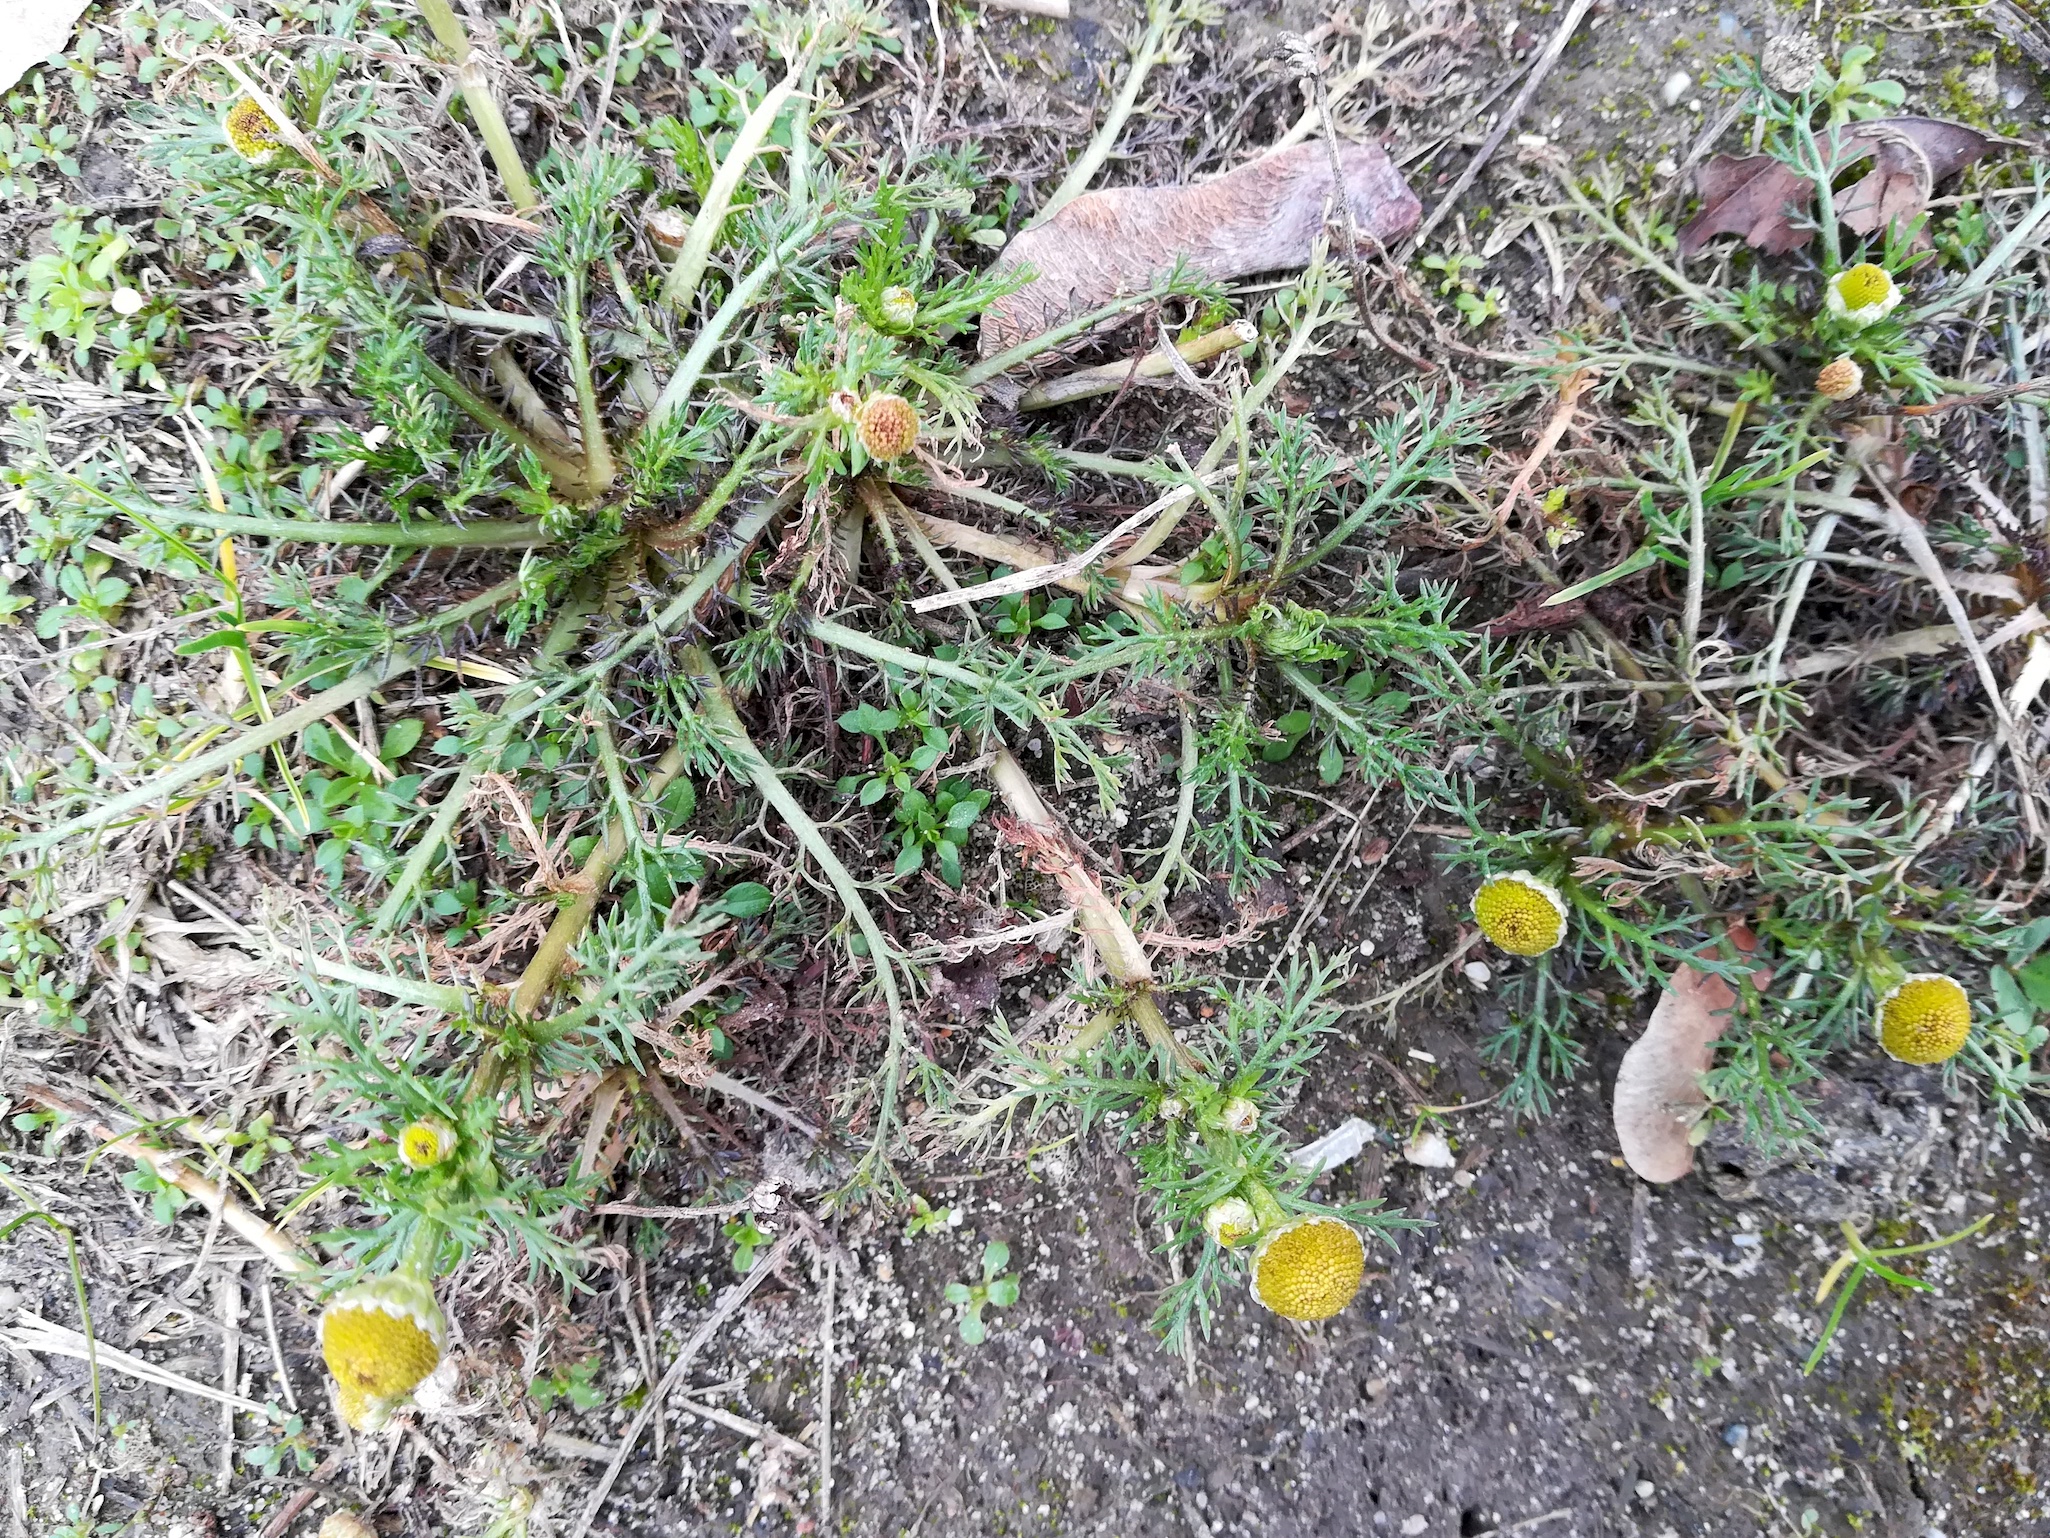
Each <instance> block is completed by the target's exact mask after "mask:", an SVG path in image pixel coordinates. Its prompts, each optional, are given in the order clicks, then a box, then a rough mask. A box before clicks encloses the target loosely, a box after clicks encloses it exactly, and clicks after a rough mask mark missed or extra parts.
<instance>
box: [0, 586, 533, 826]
mask: <svg viewBox="0 0 2050 1538" xmlns="http://www.w3.org/2000/svg"><path fill="white" fill-rule="evenodd" d="M518 592H519V579H518V578H517V577H513V578H510V579H508V580H507V581H504V582H501V583H499V584H498V585H497V586H495V587H492V588H488V589H486V590H485V591H484V592H482V593H479V594H478V595H477V596H476V597H475V598H472V599H469V600H468V601H466V602H464V603H460V604H457V605H456V606H455V607H453V608H450V609H446V610H444V611H442V612H441V613H440V614H437V615H434V616H432V617H431V618H429V619H426V620H422V621H416V622H415V623H414V624H412V625H409V626H407V627H406V628H405V629H403V630H400V631H397V632H394V634H395V635H396V636H398V637H399V638H402V639H403V638H406V637H409V636H411V635H416V634H421V633H425V632H428V631H432V630H441V629H445V628H447V627H449V626H451V625H459V624H462V623H463V622H464V621H465V620H469V619H472V618H474V617H475V616H477V615H479V614H483V613H487V612H489V611H490V610H492V609H494V608H496V607H497V606H498V605H499V604H501V603H503V602H505V600H506V599H508V598H510V597H513V596H514V595H516V594H517V593H518ZM421 660H422V659H421V658H420V657H418V656H416V655H414V654H413V653H411V652H408V651H403V650H401V651H394V652H393V653H392V655H390V656H389V657H386V658H385V659H384V660H383V661H382V662H379V663H377V664H376V665H374V666H372V667H368V668H365V669H363V671H361V672H360V673H356V674H354V675H352V676H351V677H348V678H345V679H343V680H342V681H341V682H340V683H338V684H336V685H335V686H334V687H333V688H330V689H323V690H322V691H321V692H320V693H318V694H316V695H314V696H313V698H312V699H310V700H308V701H307V702H306V703H305V704H303V705H300V706H298V707H296V708H294V709H292V710H288V711H286V712H285V713H284V714H283V715H281V716H274V717H273V718H272V719H270V720H269V721H266V722H264V723H263V724H262V725H260V726H256V727H252V728H251V729H249V730H248V731H245V732H242V733H241V734H239V735H238V736H235V737H233V738H231V739H229V740H228V741H227V742H225V743H222V744H221V745H220V746H219V747H215V748H211V749H209V750H208V751H206V752H204V753H199V754H195V755H194V756H193V757H191V758H189V759H187V760H185V761H184V762H183V763H180V764H174V765H172V766H171V767H170V768H168V769H165V770H164V771H162V772H161V773H159V774H156V775H153V776H152V777H151V778H150V779H148V780H146V781H144V782H143V783H142V784H140V785H138V786H136V787H135V788H134V789H132V790H127V791H123V792H122V793H121V794H120V795H118V796H114V797H112V798H110V799H109V800H106V801H103V802H101V803H100V804H99V805H98V806H96V807H94V808H93V809H92V810H91V811H89V812H81V813H80V814H79V815H78V816H76V817H73V818H70V819H69V820H68V821H65V822H60V823H59V824H57V826H56V827H54V828H45V829H44V830H43V831H42V832H40V833H31V834H27V835H25V836H23V837H21V838H19V839H16V840H15V841H14V842H13V844H12V847H13V848H15V849H19V850H23V851H28V850H36V849H47V848H50V847H51V846H52V845H55V844H60V843H62V842H63V841H64V840H66V839H68V838H73V837H76V836H77V835H78V834H81V833H91V832H94V831H96V830H97V829H100V828H104V827H106V826H108V825H109V824H110V823H114V822H117V821H119V820H120V819H121V818H123V817H126V816H127V815H128V814H129V813H131V812H138V811H141V810H143V809H144V808H145V807H148V806H150V805H152V804H154V803H155V802H158V801H161V800H163V799H164V798H165V797H166V796H168V795H170V794H171V793H172V792H173V791H175V790H178V789H179V788H180V787H182V786H186V785H190V784H191V783H192V782H193V781H194V780H199V779H204V778H205V777H206V776H207V775H210V774H219V773H221V772H222V771H224V770H227V769H231V768H233V767H234V766H235V765H236V764H238V763H240V762H241V761H242V760H243V759H244V758H245V757H247V756H248V755H249V754H251V753H258V752H261V751H262V750H263V749H265V748H267V747H269V746H270V745H271V744H272V743H274V742H281V741H283V740H284V739H285V738H287V737H290V736H292V735H293V734H295V733H297V732H301V731H304V730H305V729H306V728H307V727H309V726H311V725H312V724H313V723H314V722H316V721H319V720H323V719H325V718H326V717H328V716H330V715H332V714H333V713H334V712H335V711H337V710H342V709H344V708H346V707H348V706H352V705H354V704H355V703H356V701H358V700H364V699H368V698H370V696H371V695H373V694H375V693H376V692H377V691H378V690H379V689H381V688H383V687H384V686H385V685H386V684H388V683H390V682H391V681H392V680H393V679H394V678H397V677H398V676H400V675H401V674H403V673H409V672H411V671H412V670H413V669H414V668H416V667H418V666H419V665H420V662H421Z"/></svg>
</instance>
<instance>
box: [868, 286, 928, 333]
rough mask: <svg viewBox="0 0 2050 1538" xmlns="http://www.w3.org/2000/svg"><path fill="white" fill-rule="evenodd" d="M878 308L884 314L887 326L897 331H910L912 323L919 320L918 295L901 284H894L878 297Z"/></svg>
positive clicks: (884, 321) (884, 322)
mask: <svg viewBox="0 0 2050 1538" xmlns="http://www.w3.org/2000/svg"><path fill="white" fill-rule="evenodd" d="M876 308H877V309H878V310H879V311H881V312H882V317H883V324H884V325H885V326H888V327H890V328H891V329H892V330H895V331H908V330H910V329H911V323H912V322H913V321H915V320H917V319H918V295H916V294H914V293H913V292H912V291H911V290H910V289H908V288H906V287H905V286H904V285H903V284H901V283H892V284H891V285H890V286H889V287H888V288H886V289H884V290H883V291H882V293H881V295H879V296H878V298H877V301H876Z"/></svg>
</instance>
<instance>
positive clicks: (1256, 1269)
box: [1253, 1215, 1367, 1320]
mask: <svg viewBox="0 0 2050 1538" xmlns="http://www.w3.org/2000/svg"><path fill="white" fill-rule="evenodd" d="M1366 1274H1367V1247H1366V1244H1365V1243H1364V1242H1363V1241H1362V1240H1361V1239H1360V1236H1359V1234H1358V1233H1356V1232H1355V1231H1354V1229H1353V1226H1352V1225H1351V1224H1350V1223H1346V1222H1341V1221H1340V1220H1339V1219H1337V1218H1332V1217H1324V1216H1321V1215H1312V1216H1309V1217H1300V1218H1291V1219H1290V1220H1289V1221H1288V1222H1286V1223H1283V1224H1282V1225H1281V1226H1280V1227H1279V1228H1276V1229H1274V1230H1273V1231H1272V1232H1271V1233H1269V1234H1268V1235H1267V1237H1266V1238H1264V1239H1262V1240H1261V1241H1260V1247H1259V1248H1258V1249H1257V1250H1255V1251H1253V1300H1254V1301H1255V1302H1256V1303H1258V1304H1259V1305H1260V1306H1261V1307H1262V1308H1266V1309H1271V1310H1273V1312H1275V1313H1277V1314H1279V1315H1281V1316H1282V1318H1284V1319H1306V1320H1307V1319H1329V1318H1330V1317H1331V1316H1332V1315H1333V1314H1335V1313H1337V1312H1338V1311H1339V1310H1340V1309H1341V1308H1344V1307H1345V1305H1346V1304H1348V1303H1350V1302H1351V1301H1352V1300H1353V1297H1354V1295H1355V1294H1356V1293H1358V1291H1359V1290H1360V1281H1361V1279H1362V1278H1364V1277H1365V1276H1366Z"/></svg>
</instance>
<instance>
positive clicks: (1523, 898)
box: [1473, 870, 1566, 956]
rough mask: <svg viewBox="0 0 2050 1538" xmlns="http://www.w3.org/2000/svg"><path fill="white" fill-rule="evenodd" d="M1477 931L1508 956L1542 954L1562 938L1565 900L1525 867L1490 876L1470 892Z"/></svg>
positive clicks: (1564, 922)
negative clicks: (1507, 953) (1478, 928)
mask: <svg viewBox="0 0 2050 1538" xmlns="http://www.w3.org/2000/svg"><path fill="white" fill-rule="evenodd" d="M1473 916H1474V921H1475V922H1476V923H1478V924H1479V925H1480V926H1481V933H1482V934H1484V935H1486V936H1487V937H1488V939H1489V940H1491V941H1493V942H1494V944H1495V945H1497V946H1498V947H1500V948H1501V949H1502V950H1505V951H1507V952H1509V954H1510V955H1512V956H1542V955H1543V954H1544V953H1545V952H1546V951H1548V950H1550V949H1552V947H1554V946H1555V945H1557V944H1558V943H1559V942H1560V941H1561V940H1563V939H1565V938H1566V899H1565V898H1563V897H1561V896H1560V895H1559V889H1558V888H1557V887H1555V886H1553V885H1552V884H1551V882H1549V881H1544V880H1541V879H1539V878H1538V877H1536V876H1533V875H1532V874H1531V873H1530V872H1529V871H1527V870H1505V871H1503V872H1502V873H1501V874H1500V875H1499V876H1490V877H1488V879H1487V880H1486V881H1483V882H1482V883H1481V884H1480V887H1479V889H1478V890H1476V891H1475V892H1474V894H1473Z"/></svg>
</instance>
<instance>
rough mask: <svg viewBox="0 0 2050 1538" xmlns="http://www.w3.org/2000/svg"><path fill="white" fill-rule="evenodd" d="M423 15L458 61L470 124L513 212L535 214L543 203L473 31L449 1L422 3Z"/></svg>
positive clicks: (458, 79)
mask: <svg viewBox="0 0 2050 1538" xmlns="http://www.w3.org/2000/svg"><path fill="white" fill-rule="evenodd" d="M420 14H421V15H423V16H425V17H426V18H427V25H428V26H430V27H431V28H433V29H434V35H435V37H436V38H437V39H439V40H440V43H441V46H442V47H444V48H446V49H447V50H448V51H449V53H450V54H451V55H452V56H453V57H454V59H455V66H456V85H457V87H458V88H459V89H460V90H461V91H462V93H463V101H464V103H465V104H467V105H468V107H469V109H470V120H471V121H472V122H474V123H475V124H476V125H477V136H478V137H479V138H480V139H482V140H483V141H484V148H485V149H486V150H487V151H488V152H489V153H490V155H491V163H492V164H493V165H494V166H496V167H497V168H498V179H499V180H500V181H502V182H504V183H505V191H506V196H507V197H509V198H511V199H512V206H513V210H514V211H515V212H516V213H521V214H527V213H532V212H533V211H534V210H535V209H537V208H539V207H540V206H541V199H540V198H539V197H538V196H536V195H535V192H534V182H533V179H532V178H531V177H529V176H528V175H527V165H526V162H525V161H523V160H522V159H520V151H519V146H518V145H516V144H514V143H513V136H512V130H511V129H510V128H508V127H506V122H505V114H504V113H502V112H500V111H499V110H498V98H497V97H495V96H493V95H492V94H491V77H490V75H489V74H488V73H487V72H486V70H485V68H484V61H483V60H482V59H481V58H479V57H478V55H477V50H476V49H474V48H473V47H471V46H470V33H469V30H468V29H467V28H466V27H464V25H463V24H462V22H461V21H459V20H458V19H457V17H456V13H455V11H454V10H453V9H452V8H451V7H450V5H449V3H448V0H420Z"/></svg>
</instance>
